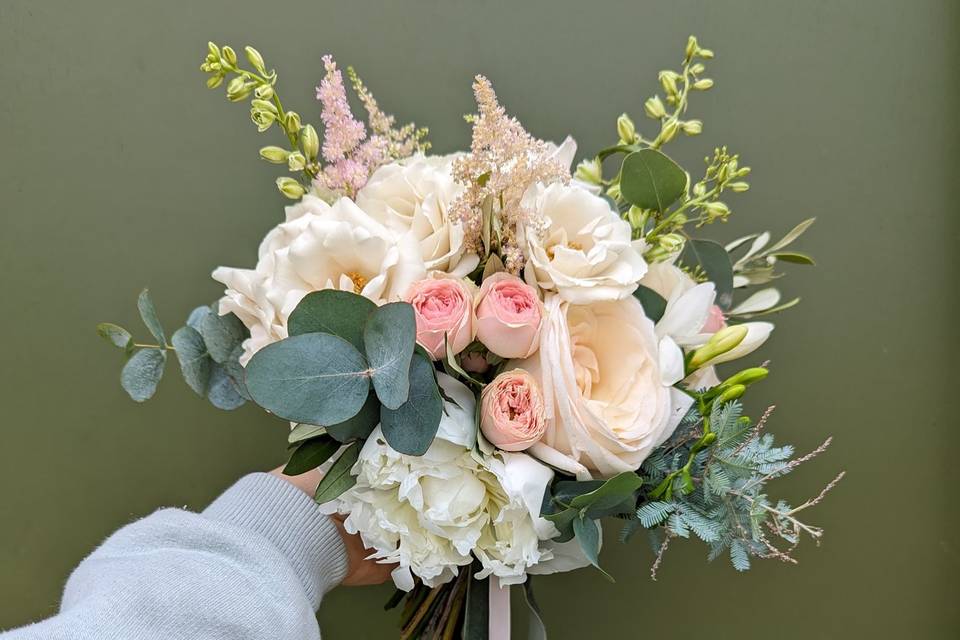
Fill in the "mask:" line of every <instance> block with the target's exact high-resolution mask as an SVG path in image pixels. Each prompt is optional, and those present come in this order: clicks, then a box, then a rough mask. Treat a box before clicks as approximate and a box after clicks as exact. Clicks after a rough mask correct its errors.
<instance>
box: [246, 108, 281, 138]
mask: <svg viewBox="0 0 960 640" xmlns="http://www.w3.org/2000/svg"><path fill="white" fill-rule="evenodd" d="M253 102H257V100H254V101H253ZM250 119H251V120H253V124H255V125H257V131H259V132H260V133H263V132H264V131H266V130H267V129H269V128H270V125H272V124H273V123H274V122H275V121H276V119H277V114H276V113H275V112H271V111H264V110H261V109H257V108H252V109H250Z"/></svg>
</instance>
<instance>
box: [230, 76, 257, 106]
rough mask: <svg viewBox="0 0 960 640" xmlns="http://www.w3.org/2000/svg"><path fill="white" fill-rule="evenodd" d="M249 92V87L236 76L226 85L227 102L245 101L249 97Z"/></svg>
mask: <svg viewBox="0 0 960 640" xmlns="http://www.w3.org/2000/svg"><path fill="white" fill-rule="evenodd" d="M250 90H251V87H250V85H248V84H247V83H246V81H245V80H244V79H243V78H242V77H240V76H237V77H236V78H234V79H233V80H231V81H230V83H229V84H228V85H227V100H229V101H230V102H240V101H241V100H245V99H246V98H247V96H249V95H250Z"/></svg>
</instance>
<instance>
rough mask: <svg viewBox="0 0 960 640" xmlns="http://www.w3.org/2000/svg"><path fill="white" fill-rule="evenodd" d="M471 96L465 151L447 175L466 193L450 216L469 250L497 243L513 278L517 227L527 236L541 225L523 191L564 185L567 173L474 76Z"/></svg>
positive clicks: (517, 265)
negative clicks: (468, 140) (460, 225)
mask: <svg viewBox="0 0 960 640" xmlns="http://www.w3.org/2000/svg"><path fill="white" fill-rule="evenodd" d="M473 92H474V95H475V96H476V100H477V107H478V111H479V113H478V114H477V115H476V116H472V117H471V120H472V122H473V141H472V142H471V144H470V153H468V154H466V155H465V156H463V157H462V158H459V159H457V160H456V161H454V163H453V176H454V178H455V179H456V180H457V181H458V182H460V183H462V184H463V185H465V187H466V189H465V190H464V192H463V194H461V196H460V197H459V198H457V200H456V201H455V202H454V204H453V206H452V208H451V213H452V215H453V217H454V218H455V219H459V220H460V221H461V222H462V223H463V227H464V231H465V232H466V243H467V246H468V248H469V249H470V250H473V251H476V252H478V253H486V252H489V250H490V248H491V246H496V245H499V248H500V254H501V255H502V256H503V259H504V264H505V266H506V268H507V270H508V271H510V272H511V273H514V274H516V273H519V272H520V270H521V269H522V268H523V264H524V257H523V251H522V250H521V248H520V246H519V244H518V241H517V225H518V224H519V223H523V226H524V228H525V229H526V230H527V232H531V231H532V232H536V231H537V230H539V229H542V226H543V225H542V221H538V220H534V219H532V217H533V216H534V213H533V212H532V211H531V210H529V209H528V208H526V207H524V206H523V204H522V200H523V195H524V193H525V192H526V191H527V189H528V188H529V187H530V186H531V185H533V184H535V183H537V182H540V183H543V184H549V183H553V182H567V181H568V180H569V179H570V172H569V169H567V168H566V167H564V166H563V165H562V164H561V163H560V162H558V161H557V159H556V158H554V157H552V148H551V146H550V145H548V144H547V143H546V142H544V141H543V140H538V139H537V138H534V137H533V136H532V135H530V134H529V133H528V132H527V131H526V130H525V129H524V128H523V125H521V124H520V122H519V121H518V120H517V119H516V118H513V117H511V116H508V115H507V113H506V111H505V110H504V108H503V107H502V106H500V103H499V102H498V101H497V94H496V93H495V92H494V90H493V86H492V85H491V84H490V81H489V80H487V79H486V78H485V77H483V76H481V75H478V76H477V77H476V79H475V80H474V83H473Z"/></svg>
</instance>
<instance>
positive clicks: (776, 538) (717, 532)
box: [621, 400, 843, 577]
mask: <svg viewBox="0 0 960 640" xmlns="http://www.w3.org/2000/svg"><path fill="white" fill-rule="evenodd" d="M700 407H701V408H703V407H704V406H703V405H702V404H701V405H700ZM704 413H707V414H708V415H707V416H706V417H707V422H708V423H709V428H710V430H712V432H713V433H714V434H715V437H714V438H713V439H712V441H711V442H710V443H709V445H707V446H704V434H705V428H704V422H705V421H704V415H702V414H701V413H700V410H698V408H697V406H695V407H694V408H693V409H691V410H690V412H689V413H688V414H687V415H686V416H685V417H684V419H683V420H682V421H681V423H680V425H679V427H678V428H677V430H676V432H675V433H674V434H673V436H672V437H671V438H670V440H668V441H667V442H666V443H664V444H663V445H662V446H661V447H659V448H658V449H657V450H656V451H654V452H653V454H652V455H650V456H649V457H648V458H647V460H646V461H645V462H644V464H643V466H642V467H641V468H640V474H641V475H642V476H643V478H644V485H643V486H644V487H645V488H647V490H646V493H645V494H644V495H641V500H640V504H639V507H638V508H637V511H636V514H635V515H634V516H633V517H631V518H630V519H629V520H627V522H626V524H625V525H624V529H623V532H622V534H621V539H622V540H623V541H626V540H629V538H630V537H631V536H632V535H633V534H634V533H635V532H636V531H637V530H639V529H641V528H644V529H648V530H650V533H651V535H652V537H651V544H652V545H653V547H654V550H655V553H656V554H657V559H656V562H655V564H654V568H653V575H654V577H656V575H655V574H656V569H657V567H659V565H660V561H661V560H662V556H663V552H664V551H665V550H666V548H667V543H669V541H670V540H671V539H672V538H676V537H680V538H690V537H696V538H699V539H700V540H702V541H703V542H704V543H706V544H707V546H708V547H709V555H708V557H709V559H710V560H713V559H714V558H717V557H719V556H720V555H723V554H728V555H729V557H730V561H731V563H732V564H733V566H734V568H735V569H737V570H738V571H746V570H747V569H749V568H750V558H751V557H759V558H778V559H780V560H783V561H786V562H791V563H794V562H795V560H794V559H793V557H792V556H791V553H792V551H793V549H794V548H795V547H796V546H797V544H798V543H799V542H800V538H801V536H802V535H803V534H806V535H808V536H810V537H811V538H813V540H814V541H816V542H819V539H820V537H821V535H822V534H823V531H822V529H820V528H819V527H814V526H811V525H808V524H805V523H803V522H802V521H800V520H799V519H798V517H797V515H798V513H799V512H800V511H802V510H804V509H806V508H808V507H811V506H813V505H815V504H817V503H819V502H820V500H821V499H822V498H823V496H824V495H825V494H826V493H827V491H829V490H830V489H832V488H833V486H834V485H835V484H836V483H837V482H838V481H839V480H840V478H841V477H842V476H843V474H842V473H841V474H840V475H839V476H837V478H836V479H834V480H833V481H832V482H831V483H830V484H828V485H827V487H826V488H825V489H824V490H823V491H822V492H821V493H820V495H818V496H817V497H815V498H813V499H811V500H808V501H806V502H805V503H803V504H801V505H800V506H799V507H792V506H791V505H790V504H788V503H787V502H785V501H783V500H778V501H772V500H771V499H770V498H769V497H768V495H767V486H766V485H767V482H768V481H769V480H772V479H774V478H777V477H780V476H783V475H786V474H787V473H790V472H791V471H793V470H794V469H795V468H796V467H797V466H798V465H799V464H801V463H803V462H806V461H807V460H809V459H811V458H812V457H814V456H816V455H817V454H819V453H821V452H822V451H823V450H824V449H826V447H827V446H829V444H830V440H829V439H828V440H827V441H826V442H824V444H823V445H821V446H820V447H818V448H817V449H816V450H814V451H813V452H811V453H809V454H807V455H805V456H802V457H800V458H794V457H793V454H794V450H793V447H791V446H776V445H775V443H774V438H773V435H771V434H769V433H762V429H763V426H764V423H765V422H766V419H767V417H768V416H769V413H770V412H769V411H768V412H767V413H765V414H764V416H763V418H761V420H760V421H759V422H757V423H756V424H755V423H753V422H752V421H751V420H750V419H749V418H746V417H744V416H743V408H742V406H741V404H740V402H739V401H736V400H734V401H731V402H726V403H723V404H719V403H713V405H712V406H710V407H709V408H708V409H707V410H706V411H705V412H704Z"/></svg>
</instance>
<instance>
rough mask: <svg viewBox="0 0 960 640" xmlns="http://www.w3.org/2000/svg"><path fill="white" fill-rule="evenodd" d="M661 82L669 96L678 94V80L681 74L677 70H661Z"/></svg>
mask: <svg viewBox="0 0 960 640" xmlns="http://www.w3.org/2000/svg"><path fill="white" fill-rule="evenodd" d="M658 77H659V78H660V84H661V85H662V86H663V90H664V91H665V92H666V93H667V95H668V96H676V95H677V93H678V91H677V80H679V79H680V74H678V73H677V72H676V71H661V72H660V74H659V76H658Z"/></svg>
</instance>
